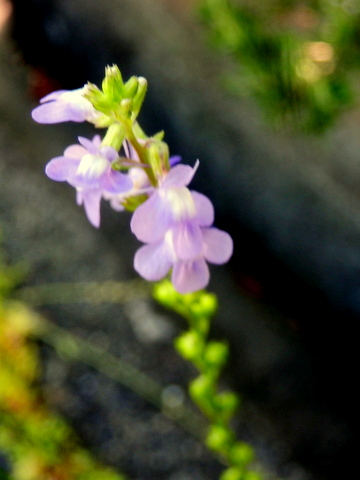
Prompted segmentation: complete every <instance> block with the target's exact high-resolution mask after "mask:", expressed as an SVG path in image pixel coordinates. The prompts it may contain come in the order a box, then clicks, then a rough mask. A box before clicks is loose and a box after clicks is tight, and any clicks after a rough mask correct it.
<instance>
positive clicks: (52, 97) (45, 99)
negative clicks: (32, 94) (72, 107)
mask: <svg viewBox="0 0 360 480" xmlns="http://www.w3.org/2000/svg"><path fill="white" fill-rule="evenodd" d="M67 92H69V90H56V91H55V92H51V93H48V94H47V95H45V97H43V98H42V99H41V100H40V103H46V102H50V101H51V100H57V99H58V98H59V97H61V95H62V94H63V93H67Z"/></svg>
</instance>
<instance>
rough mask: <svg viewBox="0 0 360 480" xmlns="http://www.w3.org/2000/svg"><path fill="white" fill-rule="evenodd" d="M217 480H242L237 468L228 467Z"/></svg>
mask: <svg viewBox="0 0 360 480" xmlns="http://www.w3.org/2000/svg"><path fill="white" fill-rule="evenodd" d="M219 480H244V477H243V471H242V470H240V469H239V468H238V467H230V468H227V469H226V470H224V471H223V472H222V474H221V475H220V478H219Z"/></svg>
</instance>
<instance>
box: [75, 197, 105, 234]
mask: <svg viewBox="0 0 360 480" xmlns="http://www.w3.org/2000/svg"><path fill="white" fill-rule="evenodd" d="M77 202H78V204H79V205H81V204H84V208H85V213H86V216H87V218H88V220H89V222H90V223H91V224H92V225H93V226H94V227H96V228H99V226H100V202H101V190H83V191H80V192H78V194H77Z"/></svg>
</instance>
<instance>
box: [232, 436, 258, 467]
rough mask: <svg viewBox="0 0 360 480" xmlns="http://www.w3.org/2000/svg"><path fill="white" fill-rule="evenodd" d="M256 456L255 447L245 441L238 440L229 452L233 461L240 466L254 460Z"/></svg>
mask: <svg viewBox="0 0 360 480" xmlns="http://www.w3.org/2000/svg"><path fill="white" fill-rule="evenodd" d="M254 457H255V454H254V449H253V448H252V447H251V446H250V445H248V444H247V443H245V442H236V443H235V445H233V446H232V447H231V450H230V453H229V458H230V461H231V463H233V464H235V465H240V466H246V465H247V464H249V463H250V462H252V461H253V460H254Z"/></svg>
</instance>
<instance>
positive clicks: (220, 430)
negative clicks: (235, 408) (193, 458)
mask: <svg viewBox="0 0 360 480" xmlns="http://www.w3.org/2000/svg"><path fill="white" fill-rule="evenodd" d="M233 436H234V435H233V433H232V432H231V431H230V430H229V429H228V428H226V427H224V426H222V425H212V426H211V427H210V429H209V433H208V435H207V437H206V439H205V443H206V445H207V446H208V447H209V448H210V449H211V450H215V451H216V452H226V451H227V450H228V448H229V445H230V444H231V442H232V441H233Z"/></svg>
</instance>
